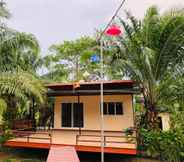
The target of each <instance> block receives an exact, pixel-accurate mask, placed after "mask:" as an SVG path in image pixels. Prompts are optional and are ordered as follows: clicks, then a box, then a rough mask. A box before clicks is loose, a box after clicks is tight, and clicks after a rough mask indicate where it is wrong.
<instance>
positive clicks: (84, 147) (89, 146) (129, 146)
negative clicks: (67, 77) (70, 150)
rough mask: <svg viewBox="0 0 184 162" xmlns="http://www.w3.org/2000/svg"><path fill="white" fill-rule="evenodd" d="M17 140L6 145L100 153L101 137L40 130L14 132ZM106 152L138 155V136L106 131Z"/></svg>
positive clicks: (92, 132) (86, 132)
mask: <svg viewBox="0 0 184 162" xmlns="http://www.w3.org/2000/svg"><path fill="white" fill-rule="evenodd" d="M13 133H14V135H15V138H13V139H11V140H9V141H7V142H6V143H5V144H4V145H5V146H10V147H27V148H44V149H49V148H50V147H51V146H53V145H58V146H74V147H75V149H76V150H77V151H84V152H100V151H101V148H100V147H101V136H100V131H97V130H82V131H81V132H80V131H79V130H71V129H68V130H67V129H63V130H54V129H53V130H50V131H44V130H39V131H37V132H31V131H13ZM104 145H105V149H104V151H105V152H106V153H117V154H130V155H135V154H136V147H137V144H136V136H135V133H134V134H133V135H132V136H125V134H124V133H123V132H118V131H105V133H104Z"/></svg>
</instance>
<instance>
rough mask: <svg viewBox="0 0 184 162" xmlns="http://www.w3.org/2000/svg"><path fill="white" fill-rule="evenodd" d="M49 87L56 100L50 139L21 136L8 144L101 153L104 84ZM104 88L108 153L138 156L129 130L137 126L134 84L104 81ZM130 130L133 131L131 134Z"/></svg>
mask: <svg viewBox="0 0 184 162" xmlns="http://www.w3.org/2000/svg"><path fill="white" fill-rule="evenodd" d="M47 87H48V96H50V97H54V98H55V104H54V128H53V129H52V130H51V131H50V132H49V136H48V134H47V135H46V132H43V131H42V132H37V133H30V134H29V133H28V134H27V136H26V137H27V139H26V138H24V139H21V136H18V137H17V138H16V139H12V140H10V141H8V142H7V143H6V145H7V146H11V145H14V146H24V147H33V148H49V147H50V146H51V145H64V146H74V147H75V148H76V150H77V151H87V152H100V151H101V148H100V147H101V139H102V138H101V134H100V133H101V124H100V123H101V111H100V110H101V109H100V82H82V83H55V84H49V85H47ZM103 88H104V89H103V99H104V103H103V116H104V120H103V123H104V144H105V148H104V151H105V152H106V153H117V154H130V155H135V154H136V153H137V144H136V132H135V131H134V129H127V128H134V126H135V123H134V122H135V121H134V110H133V95H134V93H135V90H134V82H133V81H131V80H115V81H104V82H103ZM125 130H126V131H125ZM127 130H131V131H130V132H129V135H127ZM39 133H40V134H39ZM24 137H25V135H24ZM21 142H22V143H21Z"/></svg>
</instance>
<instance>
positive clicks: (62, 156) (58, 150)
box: [47, 146, 80, 162]
mask: <svg viewBox="0 0 184 162" xmlns="http://www.w3.org/2000/svg"><path fill="white" fill-rule="evenodd" d="M47 162H80V161H79V158H78V155H77V152H76V150H75V148H74V147H59V146H51V148H50V151H49V155H48V158H47Z"/></svg>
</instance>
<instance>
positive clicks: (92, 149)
mask: <svg viewBox="0 0 184 162" xmlns="http://www.w3.org/2000/svg"><path fill="white" fill-rule="evenodd" d="M4 146H8V147H22V148H40V149H50V147H51V145H50V144H49V143H34V142H17V141H7V142H6V143H5V144H4ZM52 146H72V147H75V149H76V150H77V151H81V152H101V148H100V147H96V146H81V145H78V146H74V145H64V144H52ZM104 152H105V153H113V154H125V155H136V154H137V150H136V149H128V148H113V147H105V148H104Z"/></svg>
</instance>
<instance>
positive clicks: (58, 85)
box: [46, 80, 134, 88]
mask: <svg viewBox="0 0 184 162" xmlns="http://www.w3.org/2000/svg"><path fill="white" fill-rule="evenodd" d="M100 83H101V81H93V82H73V83H51V84H47V85H46V86H47V87H48V88H56V87H65V86H66V87H68V86H74V85H75V84H79V85H98V84H99V85H100ZM133 83H134V81H133V80H111V81H103V84H109V85H111V84H112V85H114V84H116V85H118V84H121V85H122V84H125V85H127V84H128V85H132V84H133Z"/></svg>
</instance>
